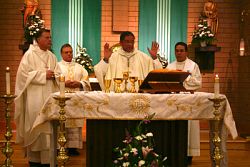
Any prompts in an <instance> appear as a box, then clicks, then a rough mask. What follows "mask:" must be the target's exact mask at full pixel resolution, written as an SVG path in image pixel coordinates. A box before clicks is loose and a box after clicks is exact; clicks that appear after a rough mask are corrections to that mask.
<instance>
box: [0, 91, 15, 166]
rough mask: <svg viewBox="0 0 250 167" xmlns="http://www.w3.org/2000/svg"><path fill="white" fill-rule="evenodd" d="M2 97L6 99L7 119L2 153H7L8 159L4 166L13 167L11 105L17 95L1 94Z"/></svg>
mask: <svg viewBox="0 0 250 167" xmlns="http://www.w3.org/2000/svg"><path fill="white" fill-rule="evenodd" d="M0 97H1V98H3V99H4V101H5V105H6V107H5V120H6V133H5V134H4V136H5V139H6V141H5V147H4V148H3V150H2V153H3V154H4V155H5V157H6V159H5V162H4V164H3V165H2V167H13V165H12V160H11V158H10V157H11V156H12V154H13V149H12V147H11V142H10V140H11V138H12V136H13V135H12V128H11V116H10V115H11V114H10V108H11V107H10V105H11V104H12V102H13V100H14V98H15V97H16V96H15V95H10V94H7V95H1V96H0Z"/></svg>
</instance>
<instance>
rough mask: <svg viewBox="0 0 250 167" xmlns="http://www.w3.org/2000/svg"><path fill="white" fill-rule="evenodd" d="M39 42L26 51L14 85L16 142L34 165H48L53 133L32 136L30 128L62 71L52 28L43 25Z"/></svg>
mask: <svg viewBox="0 0 250 167" xmlns="http://www.w3.org/2000/svg"><path fill="white" fill-rule="evenodd" d="M36 42H37V43H34V44H33V45H32V44H31V45H30V47H29V49H28V51H27V52H26V53H25V54H24V55H23V58H22V60H21V62H20V64H19V67H18V71H17V75H16V87H15V94H16V95H17V97H16V99H15V115H14V119H15V123H16V142H17V143H18V144H20V145H21V146H22V147H23V148H24V151H25V155H26V157H28V161H29V165H30V166H31V167H35V166H49V161H50V154H49V153H50V152H49V149H50V134H49V133H47V132H43V131H41V132H40V133H39V134H38V135H37V136H32V135H31V129H32V126H33V123H34V121H35V119H36V117H37V116H38V114H39V111H40V110H41V109H42V105H43V103H44V102H45V101H46V99H47V98H48V97H49V95H50V94H51V93H53V92H55V91H57V90H58V85H57V82H56V79H55V76H56V75H58V74H59V73H60V68H58V65H57V59H56V57H55V55H54V54H53V53H52V52H51V51H49V49H50V47H51V36H50V31H49V30H47V29H41V30H40V31H39V32H38V34H37V36H36ZM45 126H49V124H46V125H45Z"/></svg>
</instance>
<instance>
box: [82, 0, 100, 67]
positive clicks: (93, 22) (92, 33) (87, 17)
mask: <svg viewBox="0 0 250 167" xmlns="http://www.w3.org/2000/svg"><path fill="white" fill-rule="evenodd" d="M83 46H84V47H85V48H86V49H87V53H88V54H89V55H90V56H91V58H92V59H93V63H94V64H97V63H98V62H99V61H100V53H101V0H84V1H83Z"/></svg>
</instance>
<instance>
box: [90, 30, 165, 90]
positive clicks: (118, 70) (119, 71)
mask: <svg viewBox="0 0 250 167" xmlns="http://www.w3.org/2000/svg"><path fill="white" fill-rule="evenodd" d="M134 40H135V37H134V35H133V33H132V32H129V31H127V32H123V33H122V34H121V36H120V44H121V46H122V47H121V48H119V49H118V50H117V51H116V52H114V53H112V55H111V53H110V55H111V56H110V55H109V56H105V57H104V59H103V60H101V61H100V62H99V63H98V64H97V65H96V66H95V67H94V70H95V75H96V77H97V79H98V81H99V84H100V86H101V88H102V90H104V89H105V86H104V80H111V87H110V89H111V90H114V81H113V80H114V78H123V74H124V73H125V72H127V73H128V75H129V76H130V77H137V78H138V80H144V79H145V78H146V76H147V75H148V73H149V72H150V71H152V70H153V69H155V68H162V66H161V63H160V62H159V61H158V60H153V59H152V58H151V57H149V56H148V55H146V54H145V53H143V52H141V51H139V50H137V49H135V48H134ZM105 47H106V48H105ZM107 48H108V45H107V44H106V45H105V46H104V51H106V50H107ZM157 49H158V48H157ZM157 49H156V51H157ZM128 83H129V82H128ZM135 86H136V89H137V90H138V88H139V85H138V82H136V83H135ZM128 87H129V86H128ZM121 89H122V90H124V82H123V84H122V86H121Z"/></svg>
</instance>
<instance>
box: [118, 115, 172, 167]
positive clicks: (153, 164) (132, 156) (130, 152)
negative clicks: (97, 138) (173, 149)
mask: <svg viewBox="0 0 250 167" xmlns="http://www.w3.org/2000/svg"><path fill="white" fill-rule="evenodd" d="M153 116H154V114H153V115H151V116H148V117H146V118H145V119H144V120H142V121H140V122H139V124H138V125H137V127H136V128H135V131H134V132H133V133H132V135H131V134H130V133H129V132H128V131H126V137H125V140H124V141H123V143H124V147H123V148H120V147H116V148H114V150H113V151H114V153H115V155H116V158H115V159H114V160H113V166H114V167H121V166H122V167H134V166H136V167H159V166H161V167H163V166H165V165H164V162H165V161H166V160H167V157H165V158H163V159H162V156H161V155H158V154H157V153H155V152H154V139H153V133H152V132H147V129H146V127H145V125H147V124H148V123H149V122H150V120H151V119H152V118H153Z"/></svg>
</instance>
